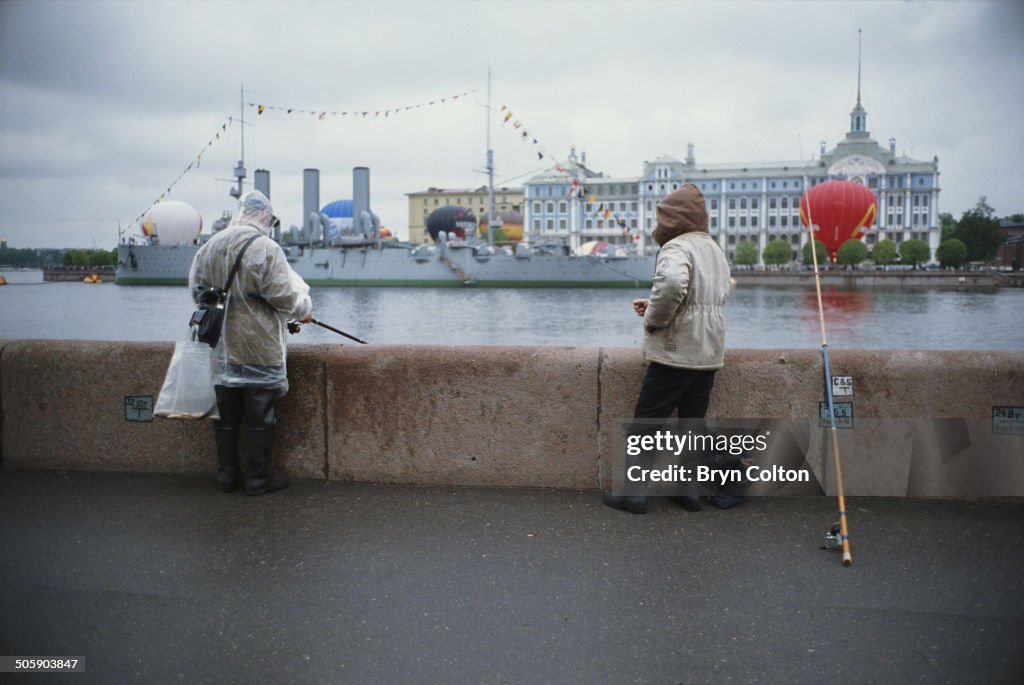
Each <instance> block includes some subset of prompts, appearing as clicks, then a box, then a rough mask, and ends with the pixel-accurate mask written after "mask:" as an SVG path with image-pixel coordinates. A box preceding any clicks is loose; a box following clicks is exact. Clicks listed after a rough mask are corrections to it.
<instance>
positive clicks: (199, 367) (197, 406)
mask: <svg viewBox="0 0 1024 685" xmlns="http://www.w3.org/2000/svg"><path fill="white" fill-rule="evenodd" d="M212 351H213V350H212V348H211V347H210V346H209V345H207V344H205V343H201V342H198V341H194V340H188V341H186V342H177V343H175V344H174V356H172V357H171V363H170V365H169V366H168V367H167V376H166V377H165V378H164V387H163V388H162V389H161V390H160V397H158V398H157V400H156V408H155V409H154V410H153V415H154V416H160V417H162V418H165V419H182V420H185V421H194V420H197V419H219V418H220V413H219V412H218V411H217V394H216V392H214V389H213V374H212V372H211V370H210V357H211V353H212Z"/></svg>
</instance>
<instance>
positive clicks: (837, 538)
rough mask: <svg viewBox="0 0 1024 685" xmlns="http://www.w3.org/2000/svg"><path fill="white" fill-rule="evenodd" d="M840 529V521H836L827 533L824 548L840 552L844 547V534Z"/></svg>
mask: <svg viewBox="0 0 1024 685" xmlns="http://www.w3.org/2000/svg"><path fill="white" fill-rule="evenodd" d="M839 531H840V528H839V521H836V522H835V523H833V524H832V527H831V528H829V529H828V532H826V533H825V544H824V545H823V546H822V549H827V550H829V551H835V552H838V551H839V550H841V549H842V548H843V535H842V533H840V532H839Z"/></svg>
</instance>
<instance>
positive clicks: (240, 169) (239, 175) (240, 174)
mask: <svg viewBox="0 0 1024 685" xmlns="http://www.w3.org/2000/svg"><path fill="white" fill-rule="evenodd" d="M238 99H239V103H238V105H239V109H240V110H241V113H242V119H241V126H240V128H241V130H242V158H241V159H240V160H238V165H237V166H236V167H235V180H236V182H237V183H238V187H237V188H232V189H231V190H229V191H228V194H229V195H231V197H233V198H235V199H236V200H237V199H238V198H240V197H242V180H243V179H244V178H245V84H244V83H243V84H242V85H241V89H240V93H239V96H238Z"/></svg>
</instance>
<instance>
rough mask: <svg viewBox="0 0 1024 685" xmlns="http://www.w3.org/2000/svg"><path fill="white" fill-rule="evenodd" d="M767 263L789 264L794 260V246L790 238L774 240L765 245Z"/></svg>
mask: <svg viewBox="0 0 1024 685" xmlns="http://www.w3.org/2000/svg"><path fill="white" fill-rule="evenodd" d="M762 256H763V257H764V263H765V264H789V263H790V262H791V261H793V248H792V247H790V246H789V241H788V240H782V239H781V238H780V239H778V240H773V241H771V242H770V243H768V244H767V245H765V246H764V254H763V255H762Z"/></svg>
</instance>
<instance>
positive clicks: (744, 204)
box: [740, 184, 747, 209]
mask: <svg viewBox="0 0 1024 685" xmlns="http://www.w3.org/2000/svg"><path fill="white" fill-rule="evenodd" d="M744 185H745V184H744ZM746 208H747V198H745V197H741V198H740V209H746Z"/></svg>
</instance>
